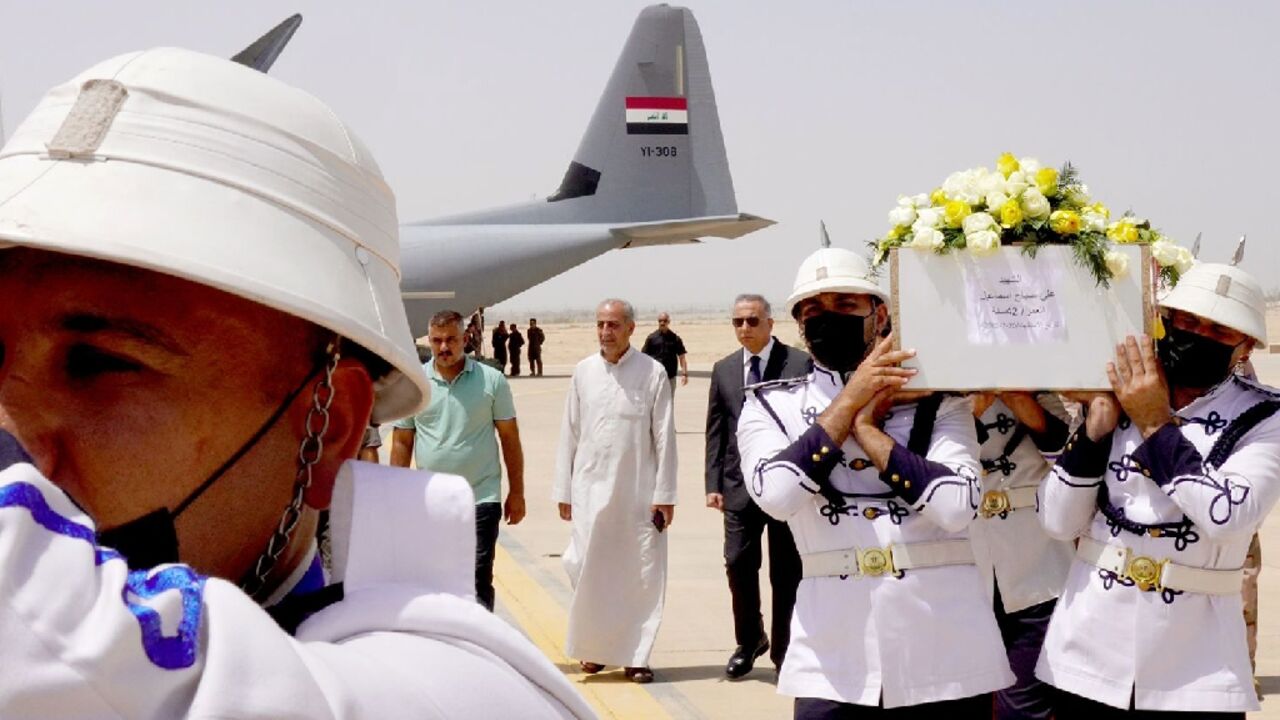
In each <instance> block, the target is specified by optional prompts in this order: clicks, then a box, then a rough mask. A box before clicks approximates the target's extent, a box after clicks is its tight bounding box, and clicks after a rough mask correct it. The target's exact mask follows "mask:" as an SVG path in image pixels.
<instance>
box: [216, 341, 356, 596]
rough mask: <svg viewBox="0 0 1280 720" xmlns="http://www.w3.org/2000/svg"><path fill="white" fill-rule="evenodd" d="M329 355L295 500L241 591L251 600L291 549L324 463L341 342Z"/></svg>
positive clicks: (301, 450)
mask: <svg viewBox="0 0 1280 720" xmlns="http://www.w3.org/2000/svg"><path fill="white" fill-rule="evenodd" d="M327 352H328V355H329V360H328V362H327V363H326V364H325V368H324V377H322V378H320V379H319V380H318V381H316V384H315V387H314V388H312V390H311V409H310V410H308V411H307V421H306V425H305V433H306V434H305V435H304V436H303V438H302V443H301V444H300V445H299V446H298V473H297V475H296V476H295V477H294V482H293V499H292V500H291V501H290V502H289V507H287V508H285V510H284V514H282V515H281V516H280V522H279V524H277V525H276V529H275V532H273V533H272V534H271V539H270V540H269V541H267V547H266V549H265V550H263V551H262V554H261V555H259V556H258V560H257V561H256V562H255V563H254V565H253V572H252V573H251V574H250V575H249V577H248V579H246V580H244V581H242V582H241V584H240V589H242V590H244V591H245V593H247V594H248V595H249V597H253V598H257V596H258V594H259V593H261V592H262V590H263V588H265V587H266V584H267V576H268V575H270V574H271V571H272V570H274V569H275V566H276V561H277V560H279V559H280V555H281V554H282V553H283V552H284V550H285V548H287V547H288V546H289V539H290V538H291V537H293V531H294V530H296V529H297V527H298V522H299V521H301V520H302V506H303V502H304V500H305V498H306V495H307V490H309V489H310V488H311V469H312V467H313V466H314V465H315V464H316V463H317V462H319V461H320V455H321V454H322V453H323V452H324V434H325V433H326V432H328V430H329V406H330V405H332V404H333V373H334V371H335V370H336V369H337V368H338V360H339V359H340V358H341V357H342V353H341V352H339V351H338V344H337V342H334V343H333V344H331V345H330V346H329V347H328V348H327Z"/></svg>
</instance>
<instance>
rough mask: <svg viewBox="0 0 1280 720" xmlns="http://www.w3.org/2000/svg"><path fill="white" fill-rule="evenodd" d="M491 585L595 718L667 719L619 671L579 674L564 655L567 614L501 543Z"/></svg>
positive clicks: (648, 696)
mask: <svg viewBox="0 0 1280 720" xmlns="http://www.w3.org/2000/svg"><path fill="white" fill-rule="evenodd" d="M493 585H494V589H495V590H496V591H497V595H498V598H499V600H501V602H502V604H503V606H504V608H505V610H506V612H508V613H510V615H511V618H512V619H513V620H514V621H515V623H516V624H517V625H518V626H519V627H520V629H521V630H523V631H524V632H525V634H526V635H527V636H528V637H529V640H530V641H532V642H533V644H534V645H536V646H537V647H538V649H539V650H541V651H542V653H543V654H544V655H546V656H547V658H548V659H550V660H551V662H552V663H554V664H555V665H556V666H557V667H558V668H559V669H560V671H561V672H563V673H564V674H565V676H566V677H568V678H569V681H570V682H571V683H573V686H574V688H575V689H576V690H577V691H578V692H580V693H582V696H583V697H584V698H586V700H587V702H589V703H590V704H591V707H592V708H594V709H595V710H596V712H598V713H599V714H600V717H603V718H618V719H619V720H629V719H631V718H670V717H671V715H669V714H668V713H667V711H666V710H665V709H664V708H663V707H662V704H661V703H659V702H658V700H657V699H656V698H655V697H654V696H653V695H651V694H649V693H648V692H647V691H646V689H645V688H644V687H643V686H640V685H637V684H635V683H632V682H629V681H627V680H625V679H622V676H621V671H619V670H614V671H612V673H611V674H602V675H596V676H588V675H586V674H585V673H583V672H582V671H581V670H579V669H578V661H577V660H575V659H573V658H570V657H568V656H566V655H565V652H564V638H565V633H566V632H567V631H568V627H569V617H568V613H567V612H566V611H565V609H564V608H563V606H562V605H561V604H560V603H559V602H557V600H556V599H555V598H554V597H552V595H551V593H550V592H548V591H547V590H546V589H545V588H543V587H542V585H541V584H540V583H538V581H536V580H534V579H533V578H532V577H531V576H530V575H529V574H528V573H526V572H525V571H524V569H523V568H521V567H520V564H519V563H517V562H516V560H515V558H513V557H512V556H511V553H510V552H508V551H507V549H506V548H505V547H503V544H501V543H500V544H499V545H498V546H497V548H496V550H495V553H494V561H493ZM614 676H616V678H615V677H614ZM589 677H590V678H591V679H590V680H588V678H589ZM597 678H598V679H597Z"/></svg>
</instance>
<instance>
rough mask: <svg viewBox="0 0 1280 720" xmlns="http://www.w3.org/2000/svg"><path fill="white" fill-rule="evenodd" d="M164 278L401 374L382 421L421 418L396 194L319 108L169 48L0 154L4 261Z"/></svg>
mask: <svg viewBox="0 0 1280 720" xmlns="http://www.w3.org/2000/svg"><path fill="white" fill-rule="evenodd" d="M12 246H26V247H32V248H39V249H41V250H49V251H54V252H60V253H68V254H72V255H80V256H85V257H91V258H98V259H102V260H107V261H111V262H118V263H121V264H125V265H131V266H136V267H140V268H145V269H147V270H154V271H157V272H161V273H164V274H167V275H172V276H176V277H179V278H183V279H186V280H190V281H192V282H196V283H200V284H202V285H207V286H210V287H214V288H217V289H219V290H223V291H225V292H228V293H231V294H233V295H238V296H240V297H243V298H246V299H249V300H252V301H255V302H258V303H261V304H263V305H266V306H268V307H271V308H274V309H276V310H279V311H281V312H285V313H288V314H290V315H294V316H296V317H299V318H302V319H305V320H308V321H310V322H312V323H315V324H316V325H319V326H321V327H324V328H327V329H329V330H332V331H333V332H335V333H337V334H339V335H341V336H342V337H344V338H347V339H348V340H350V341H352V342H355V343H357V344H359V345H361V346H363V347H364V348H365V349H367V350H369V351H370V352H372V353H373V354H374V355H376V356H378V357H380V358H382V359H383V360H386V361H387V362H388V363H390V364H391V366H392V367H393V368H394V370H393V371H392V373H391V374H390V375H389V376H387V377H386V378H383V379H382V380H380V381H379V382H378V383H377V384H376V387H375V391H376V400H375V403H374V408H373V420H374V422H386V421H390V420H393V419H396V418H399V417H404V416H406V415H409V414H412V413H414V412H416V411H417V410H418V409H420V408H422V407H423V406H425V404H426V401H427V397H428V392H429V390H428V387H429V386H428V384H427V379H426V375H425V373H424V372H423V369H422V366H421V364H420V363H419V362H418V356H417V352H416V350H415V347H414V342H413V338H412V336H411V335H410V332H409V323H408V320H407V318H406V317H405V311H404V305H403V304H402V303H401V299H400V268H399V262H400V261H399V254H400V244H399V229H398V224H397V221H396V211H395V198H394V196H393V195H392V193H391V190H390V188H388V187H387V185H386V183H385V182H384V181H383V179H382V174H381V171H380V170H379V169H378V166H377V165H376V164H375V163H374V160H373V158H372V157H371V156H370V154H369V152H368V151H367V150H366V149H365V148H364V146H363V145H362V144H361V143H360V141H359V140H358V139H356V137H355V136H354V135H353V134H352V133H351V132H350V131H349V130H348V129H347V128H346V126H345V125H343V124H342V122H341V121H339V120H338V119H337V117H336V116H334V114H333V112H332V111H331V110H330V109H329V108H328V107H326V106H325V105H324V104H323V103H321V102H320V101H319V100H317V99H316V98H314V97H312V96H311V95H309V94H307V93H305V92H302V91H301V90H298V89H296V88H293V87H290V86H288V85H286V84H285V83H283V82H281V81H279V80H277V79H275V78H273V77H270V76H268V75H266V74H264V73H261V72H258V71H256V70H253V69H250V68H248V67H245V66H243V65H240V64H238V63H235V62H231V61H229V60H223V59H220V58H215V57H211V56H207V55H202V54H200V53H195V52H192V51H189V50H180V49H172V48H162V49H157V50H148V51H144V52H138V53H131V54H128V55H122V56H120V57H116V58H113V59H111V60H107V61H105V62H102V63H99V64H98V65H95V66H94V67H92V68H90V69H89V70H87V71H85V72H84V73H81V74H80V75H79V76H77V77H75V78H74V79H72V80H70V81H69V82H66V83H64V84H62V85H59V86H57V87H55V88H54V89H52V90H50V91H49V93H48V94H46V95H45V97H44V98H43V99H42V100H41V102H40V104H39V105H37V106H36V109H35V110H34V111H32V113H31V115H30V116H29V117H27V119H26V120H25V121H24V122H23V123H22V125H21V126H19V127H18V129H17V131H16V132H14V134H13V137H12V138H11V139H10V140H9V142H8V143H7V144H6V145H5V146H4V149H3V150H0V248H2V247H12Z"/></svg>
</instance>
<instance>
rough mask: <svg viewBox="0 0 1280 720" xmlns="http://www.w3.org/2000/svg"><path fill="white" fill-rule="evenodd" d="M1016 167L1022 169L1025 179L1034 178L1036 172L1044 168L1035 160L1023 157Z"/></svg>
mask: <svg viewBox="0 0 1280 720" xmlns="http://www.w3.org/2000/svg"><path fill="white" fill-rule="evenodd" d="M1018 167H1020V168H1022V172H1024V173H1026V176H1027V177H1034V176H1035V174H1036V172H1038V171H1039V170H1040V168H1042V167H1044V166H1043V165H1041V164H1040V161H1039V160H1037V159H1035V158H1032V157H1025V158H1022V159H1021V160H1019V161H1018Z"/></svg>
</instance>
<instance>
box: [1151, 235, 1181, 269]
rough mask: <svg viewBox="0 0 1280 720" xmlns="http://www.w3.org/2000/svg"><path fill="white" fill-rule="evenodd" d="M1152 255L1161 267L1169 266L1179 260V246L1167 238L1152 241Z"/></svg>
mask: <svg viewBox="0 0 1280 720" xmlns="http://www.w3.org/2000/svg"><path fill="white" fill-rule="evenodd" d="M1151 257H1153V258H1155V259H1156V262H1158V263H1160V267H1169V266H1170V265H1176V264H1177V262H1178V246H1177V245H1175V244H1173V243H1171V242H1169V241H1168V240H1165V239H1163V238H1162V239H1160V240H1157V241H1155V242H1153V243H1151Z"/></svg>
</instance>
